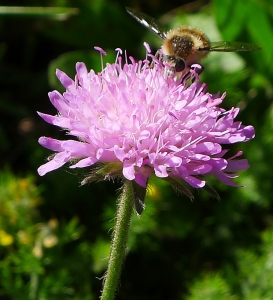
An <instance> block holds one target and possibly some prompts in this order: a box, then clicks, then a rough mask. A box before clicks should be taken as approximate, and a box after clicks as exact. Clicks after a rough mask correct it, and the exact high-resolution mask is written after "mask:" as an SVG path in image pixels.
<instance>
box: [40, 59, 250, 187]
mask: <svg viewBox="0 0 273 300" xmlns="http://www.w3.org/2000/svg"><path fill="white" fill-rule="evenodd" d="M130 60H131V61H130V62H129V63H125V64H124V65H123V64H122V59H121V57H118V59H117V61H116V62H115V63H113V64H107V66H106V67H105V68H104V69H103V70H102V72H101V73H98V74H96V73H95V72H94V71H93V70H91V71H90V72H88V70H87V68H86V66H85V64H84V63H77V64H76V77H75V80H72V79H71V78H69V77H68V76H67V75H66V74H65V73H63V72H62V71H60V70H57V72H56V74H57V77H58V78H59V80H60V82H61V83H62V84H63V86H64V87H65V89H66V91H65V92H64V93H63V94H60V93H59V92H58V91H53V92H50V93H49V98H50V101H51V103H52V104H53V105H54V106H55V107H56V109H57V110H58V112H59V114H58V115H56V116H51V115H47V114H44V113H39V115H40V116H41V117H42V118H43V119H44V120H45V121H46V122H48V123H50V124H52V125H56V126H58V127H61V128H63V129H65V130H66V131H67V132H68V134H69V135H71V136H75V137H76V138H77V140H73V139H67V140H62V141H61V140H56V139H53V138H49V137H41V138H40V139H39V143H40V144H41V145H42V146H43V147H45V148H48V149H50V150H53V151H55V152H56V154H55V156H53V157H51V159H50V161H48V162H47V163H46V164H44V165H42V166H41V167H40V168H39V169H38V172H39V174H40V175H44V174H46V173H47V172H49V171H52V170H54V169H57V168H60V167H61V166H63V165H64V164H65V163H67V162H70V164H71V165H70V168H86V167H90V166H92V165H96V163H102V164H103V166H104V167H103V168H104V171H105V170H106V169H107V170H108V171H107V172H106V171H105V173H103V174H108V175H109V176H111V175H117V174H120V175H123V176H124V177H125V178H127V179H128V180H133V181H135V182H136V183H138V184H139V185H140V186H142V187H146V184H147V180H148V178H149V177H150V176H151V175H152V174H155V175H156V176H157V177H161V178H165V179H167V178H168V179H170V180H175V181H176V180H183V181H185V182H186V183H187V184H189V185H190V186H192V187H194V188H201V187H204V186H205V184H206V181H205V179H204V178H203V175H205V174H208V175H213V176H215V177H216V178H218V179H219V180H220V181H222V182H224V183H225V184H228V185H234V186H236V184H235V183H234V182H233V181H232V180H231V179H232V178H234V177H236V176H237V175H236V174H234V173H233V172H237V171H239V170H244V169H246V168H247V167H248V163H247V160H245V159H237V157H238V156H240V155H241V154H242V153H241V152H239V153H238V154H237V155H235V156H233V157H230V158H224V156H225V155H226V153H227V152H228V150H226V149H223V147H222V145H224V144H232V143H237V142H246V141H248V140H249V139H252V138H253V137H254V129H253V127H252V126H243V125H242V124H241V122H238V121H234V119H235V117H236V116H237V115H238V113H239V109H238V108H232V109H230V110H229V111H226V110H224V109H223V108H220V107H218V105H219V104H221V103H222V101H223V99H224V97H225V94H223V95H222V96H219V95H218V94H217V95H211V94H209V93H207V92H206V86H205V84H201V83H200V82H199V78H198V75H197V74H195V73H194V72H191V74H190V79H192V80H189V76H187V77H186V78H187V80H186V79H184V80H183V79H177V78H172V77H168V76H166V74H165V73H166V72H164V67H163V66H162V65H161V64H160V63H158V62H157V61H156V60H154V62H153V64H154V67H153V68H151V67H150V65H149V62H148V61H138V62H136V61H134V60H133V59H132V58H131V59H130ZM192 81H193V83H192ZM105 166H108V167H105Z"/></svg>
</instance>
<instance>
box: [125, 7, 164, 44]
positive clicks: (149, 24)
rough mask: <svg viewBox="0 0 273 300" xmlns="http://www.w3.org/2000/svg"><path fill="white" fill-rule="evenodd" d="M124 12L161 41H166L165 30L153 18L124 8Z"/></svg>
mask: <svg viewBox="0 0 273 300" xmlns="http://www.w3.org/2000/svg"><path fill="white" fill-rule="evenodd" d="M126 10H127V12H128V13H129V14H130V15H131V16H132V17H133V18H135V19H136V20H137V21H138V22H139V23H141V24H142V25H143V26H145V27H146V28H148V29H149V30H151V31H152V32H153V33H155V34H156V35H158V36H159V37H160V38H162V39H163V40H165V39H166V30H165V29H164V27H163V26H161V25H160V24H159V23H158V22H157V21H156V20H155V19H154V18H152V17H150V16H148V15H146V14H144V13H142V12H140V11H137V10H135V9H133V8H130V7H126Z"/></svg>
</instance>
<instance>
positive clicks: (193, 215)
mask: <svg viewBox="0 0 273 300" xmlns="http://www.w3.org/2000/svg"><path fill="white" fill-rule="evenodd" d="M5 5H8V6H9V7H5ZM11 6H23V7H25V9H22V8H16V7H15V8H13V9H12V7H11ZM125 6H129V7H132V8H134V9H137V10H140V11H143V12H145V13H146V14H148V15H151V16H153V17H155V18H156V19H159V21H160V22H161V23H162V24H163V25H164V26H165V27H166V28H167V29H169V28H173V27H175V26H178V25H179V24H189V25H192V26H194V27H198V28H200V29H202V30H203V31H204V32H205V33H206V34H207V35H208V36H209V37H210V39H211V40H212V41H219V40H223V41H242V42H249V43H253V44H257V45H259V46H261V47H262V50H260V51H257V52H249V53H240V54H239V53H211V54H210V55H209V57H208V58H206V59H205V60H204V61H203V62H202V64H203V65H204V67H205V71H204V72H203V74H202V75H201V81H203V82H206V83H207V86H208V91H209V92H210V93H217V92H218V91H219V92H220V93H223V92H227V96H226V98H225V101H224V104H223V106H224V107H225V108H226V109H229V108H231V107H233V106H236V107H240V108H241V111H240V115H239V116H238V120H240V121H242V122H243V124H245V125H249V124H250V125H253V126H254V127H255V129H256V137H255V139H254V140H252V141H250V142H248V143H247V144H239V145H234V147H233V148H232V150H231V153H233V152H234V153H236V152H237V151H238V150H243V151H244V158H247V159H248V161H249V163H250V168H249V169H248V170H246V171H243V172H240V177H239V178H237V179H236V180H235V181H236V183H238V184H240V185H243V186H245V188H234V187H228V186H225V185H223V184H221V183H219V182H217V181H216V180H214V179H213V178H212V179H211V180H210V181H209V182H210V184H211V185H212V186H213V188H214V189H216V190H217V191H218V193H219V195H220V197H221V200H220V201H218V200H216V199H214V198H213V197H211V196H210V195H209V194H207V193H206V192H204V191H196V192H195V200H194V201H193V202H191V201H190V200H189V199H187V198H186V197H185V196H183V195H177V194H175V192H174V191H173V190H172V188H171V187H170V186H168V185H166V184H165V183H164V182H161V181H157V180H154V181H152V183H151V184H152V185H151V188H150V193H149V195H148V197H147V199H146V209H145V211H144V212H143V214H142V215H141V217H140V218H139V217H137V216H134V218H133V220H132V226H131V231H130V237H129V244H128V254H127V258H126V262H125V264H124V267H123V271H122V276H121V280H120V285H119V291H118V293H117V297H116V299H117V300H123V299H126V300H139V299H141V300H146V299H147V300H148V299H149V300H160V299H164V300H166V299H185V300H197V299H202V300H206V299H210V300H214V299H215V300H216V299H217V300H219V299H221V300H225V299H233V300H234V299H244V300H254V299H255V300H257V299H273V281H272V278H273V202H272V200H273V199H272V198H273V184H272V181H273V172H272V165H273V146H272V145H273V107H272V99H273V86H272V82H273V80H272V79H273V67H272V66H273V1H272V0H262V1H256V0H249V1H243V0H214V1H194V2H193V1H177V0H170V1H163V0H152V1H144V0H139V1H135V0H130V1H125V0H123V1H122V0H121V1H117V0H116V1H113V0H112V1H110V0H104V1H101V0H80V1H69V0H52V1H39V0H25V1H23V0H21V1H13V0H6V1H3V0H2V1H1V7H0V37H1V38H0V114H1V115H0V299H1V300H2V299H3V300H11V299H16V300H17V299H22V300H25V299H30V300H36V299H43V300H47V299H50V300H54V299H65V300H66V299H75V300H76V299H81V300H92V299H98V298H99V295H100V290H101V286H102V276H103V274H104V272H105V271H106V266H107V257H108V254H109V247H110V239H111V233H112V229H113V226H114V218H115V212H116V201H117V196H118V192H117V189H118V188H119V187H120V184H119V183H113V182H101V183H93V184H90V185H86V186H82V187H80V181H81V180H82V179H83V178H84V174H85V172H88V170H83V171H77V172H76V173H75V172H74V171H73V172H72V171H71V170H70V169H69V168H68V167H65V168H61V169H60V170H56V171H54V172H51V173H48V174H47V175H45V176H44V177H39V176H38V174H37V171H36V170H37V168H38V167H39V166H40V165H41V164H43V163H44V162H45V159H46V157H48V156H49V155H50V154H51V152H50V151H47V150H46V149H44V148H42V147H41V146H39V145H38V143H37V140H38V138H39V137H40V136H51V137H54V138H60V139H62V138H64V136H65V135H64V133H63V132H61V130H60V129H59V128H57V127H56V128H55V127H54V126H51V125H49V124H47V123H45V122H44V121H43V120H42V119H40V118H39V117H38V115H37V113H36V111H40V112H44V113H48V114H53V115H54V114H56V110H55V109H54V108H53V106H52V105H51V103H50V101H49V99H48V96H47V93H48V92H49V91H52V90H54V89H58V90H59V91H63V90H62V87H61V86H60V84H59V83H58V82H57V80H56V78H55V70H56V68H59V69H61V70H63V71H65V72H67V73H68V74H69V75H70V76H71V77H72V78H73V77H74V76H75V63H76V62H77V61H83V62H85V63H86V65H87V66H88V68H89V69H91V68H92V69H95V70H96V71H99V70H100V69H101V63H100V57H99V54H98V52H96V51H94V49H93V48H94V46H100V47H102V48H103V49H104V50H106V51H107V53H108V56H107V57H106V58H105V61H106V60H109V61H111V62H113V61H114V55H115V54H114V49H115V48H117V47H119V48H121V49H123V50H125V49H126V51H127V53H128V54H129V55H132V56H134V57H135V58H136V59H143V58H144V55H145V51H144V47H143V42H144V41H146V42H149V44H150V45H151V47H152V49H153V50H154V52H155V51H156V49H158V48H159V47H160V43H161V41H160V39H159V38H158V37H157V36H155V35H153V34H152V33H150V32H149V31H148V30H147V29H145V28H144V27H143V26H141V24H139V23H138V22H136V21H135V20H134V19H133V18H132V17H130V16H129V15H128V14H127V13H126V11H125ZM27 7H42V8H39V9H36V10H35V11H33V9H32V10H30V9H27ZM46 7H51V8H50V9H49V8H48V9H46Z"/></svg>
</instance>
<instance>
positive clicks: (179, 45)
mask: <svg viewBox="0 0 273 300" xmlns="http://www.w3.org/2000/svg"><path fill="white" fill-rule="evenodd" d="M126 10H127V12H128V13H129V14H130V15H131V16H132V17H133V18H135V19H136V20H137V21H138V22H140V23H141V24H142V25H143V26H145V27H146V28H148V29H149V30H151V31H152V32H153V33H155V34H156V35H158V36H159V37H160V38H161V39H162V40H163V44H162V46H161V49H160V50H159V51H158V53H157V55H156V56H158V57H159V60H160V61H161V62H165V63H166V64H167V66H169V73H168V74H169V76H174V75H175V74H176V73H180V72H182V71H184V70H185V69H186V70H188V69H189V68H191V66H192V65H193V64H195V63H197V62H198V61H199V60H200V59H202V58H204V57H206V56H207V55H208V53H209V52H211V51H216V52H240V51H256V50H259V49H261V47H259V46H256V45H253V44H248V43H241V42H210V40H209V39H208V37H207V36H206V35H205V34H204V33H203V32H202V31H201V30H199V29H196V28H191V27H190V26H187V25H181V26H179V27H177V28H174V29H172V30H170V31H168V32H166V31H165V30H164V28H163V27H162V26H161V25H160V24H159V23H157V22H156V20H155V19H154V18H152V17H150V16H148V15H146V14H144V13H141V12H139V11H137V10H135V9H132V8H129V7H126Z"/></svg>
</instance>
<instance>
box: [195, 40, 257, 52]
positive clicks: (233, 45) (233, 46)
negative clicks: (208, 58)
mask: <svg viewBox="0 0 273 300" xmlns="http://www.w3.org/2000/svg"><path fill="white" fill-rule="evenodd" d="M259 49H261V47H259V46H256V45H253V44H248V43H241V42H211V43H210V47H209V48H200V49H198V50H200V51H217V52H239V51H255V50H259Z"/></svg>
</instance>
